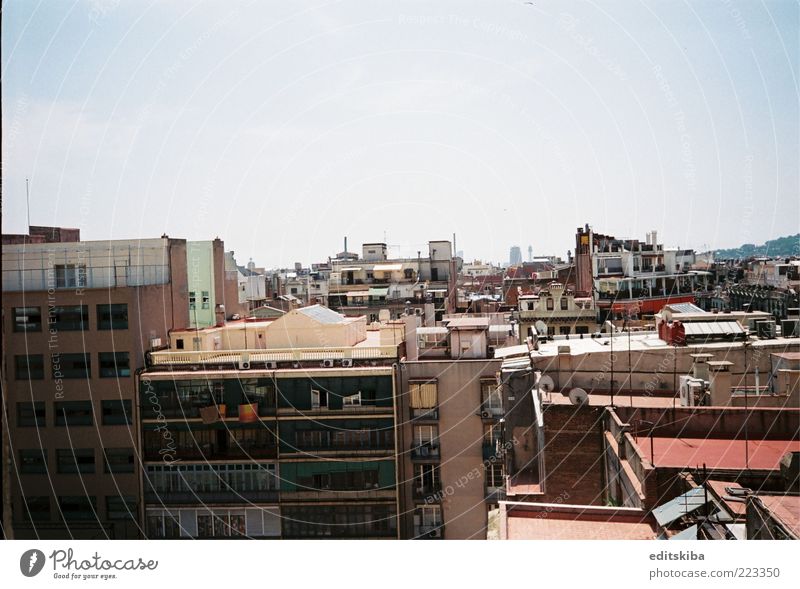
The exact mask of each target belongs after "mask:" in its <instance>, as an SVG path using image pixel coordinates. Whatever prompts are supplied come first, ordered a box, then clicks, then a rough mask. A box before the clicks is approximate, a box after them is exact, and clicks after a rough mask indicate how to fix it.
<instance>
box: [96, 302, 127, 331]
mask: <svg viewBox="0 0 800 589" xmlns="http://www.w3.org/2000/svg"><path fill="white" fill-rule="evenodd" d="M97 329H128V305H127V304H125V303H121V304H118V305H97Z"/></svg>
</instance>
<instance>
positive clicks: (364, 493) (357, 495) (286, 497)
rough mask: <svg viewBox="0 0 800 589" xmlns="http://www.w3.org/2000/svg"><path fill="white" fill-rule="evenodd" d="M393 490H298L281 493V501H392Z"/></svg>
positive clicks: (394, 493) (394, 494)
mask: <svg viewBox="0 0 800 589" xmlns="http://www.w3.org/2000/svg"><path fill="white" fill-rule="evenodd" d="M396 494H397V492H396V491H395V489H360V490H344V489H319V490H310V489H300V490H299V491H281V499H282V500H283V501H333V500H336V501H363V500H368V499H394V498H395V496H396Z"/></svg>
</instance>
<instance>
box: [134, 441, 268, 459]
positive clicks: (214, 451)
mask: <svg viewBox="0 0 800 589" xmlns="http://www.w3.org/2000/svg"><path fill="white" fill-rule="evenodd" d="M164 454H165V448H164V447H162V446H157V447H149V448H145V451H144V459H145V460H146V461H151V462H160V461H162V460H163V458H164ZM169 454H170V456H174V458H175V459H179V460H249V459H251V458H253V459H254V458H259V459H261V458H277V457H278V447H277V446H255V447H238V446H234V447H228V448H220V447H218V446H216V445H215V444H201V445H199V446H181V447H179V448H176V449H175V450H174V452H170V453H169Z"/></svg>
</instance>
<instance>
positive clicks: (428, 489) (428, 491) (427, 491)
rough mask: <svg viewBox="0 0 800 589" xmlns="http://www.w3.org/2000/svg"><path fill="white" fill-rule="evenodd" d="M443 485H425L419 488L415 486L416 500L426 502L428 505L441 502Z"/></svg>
mask: <svg viewBox="0 0 800 589" xmlns="http://www.w3.org/2000/svg"><path fill="white" fill-rule="evenodd" d="M441 494H442V484H441V483H434V484H430V485H423V486H421V487H418V486H416V485H414V499H421V500H424V501H425V502H426V503H434V502H437V503H438V502H439V501H441V499H442V497H441Z"/></svg>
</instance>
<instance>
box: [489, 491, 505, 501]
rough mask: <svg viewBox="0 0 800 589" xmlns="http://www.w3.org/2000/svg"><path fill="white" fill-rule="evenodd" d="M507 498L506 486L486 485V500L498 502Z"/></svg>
mask: <svg viewBox="0 0 800 589" xmlns="http://www.w3.org/2000/svg"><path fill="white" fill-rule="evenodd" d="M505 500H506V490H505V488H504V487H486V502H487V503H497V502H498V501H505Z"/></svg>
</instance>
